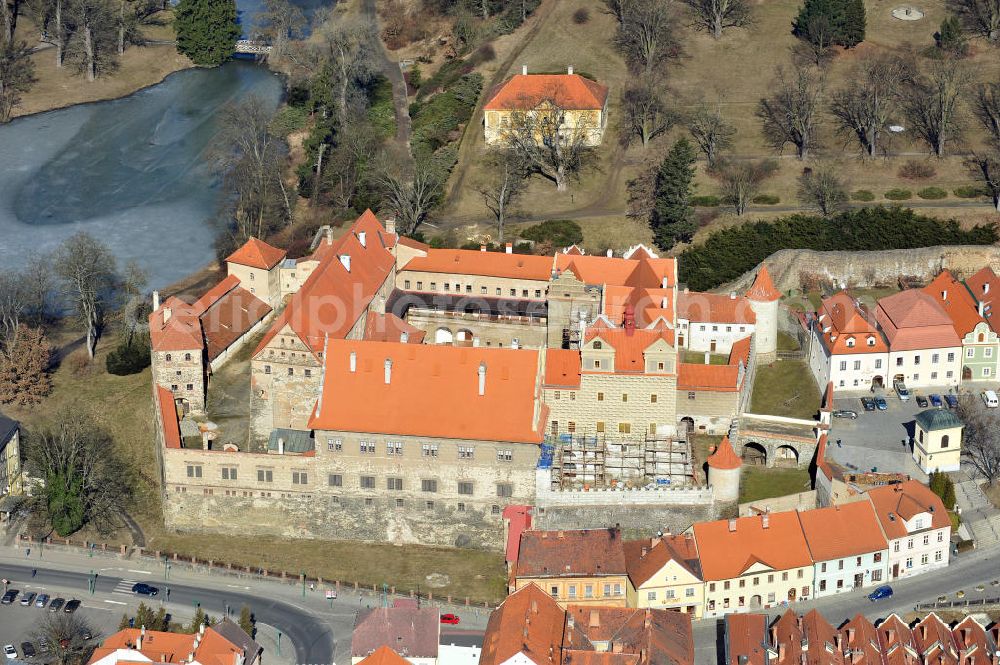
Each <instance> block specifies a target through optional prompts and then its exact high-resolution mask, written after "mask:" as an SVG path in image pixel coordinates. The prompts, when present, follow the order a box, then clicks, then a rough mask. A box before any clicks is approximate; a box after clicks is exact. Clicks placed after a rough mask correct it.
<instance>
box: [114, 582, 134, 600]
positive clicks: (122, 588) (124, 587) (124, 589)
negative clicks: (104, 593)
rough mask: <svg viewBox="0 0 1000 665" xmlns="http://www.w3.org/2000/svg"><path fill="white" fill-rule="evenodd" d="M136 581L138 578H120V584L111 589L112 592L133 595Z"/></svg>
mask: <svg viewBox="0 0 1000 665" xmlns="http://www.w3.org/2000/svg"><path fill="white" fill-rule="evenodd" d="M135 583H136V580H118V584H116V585H115V588H114V589H113V590H112V591H111V593H120V594H122V595H125V596H131V595H133V594H132V587H133V586H135Z"/></svg>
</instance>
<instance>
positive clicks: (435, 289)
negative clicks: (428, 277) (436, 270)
mask: <svg viewBox="0 0 1000 665" xmlns="http://www.w3.org/2000/svg"><path fill="white" fill-rule="evenodd" d="M437 287H438V285H437V282H431V291H437Z"/></svg>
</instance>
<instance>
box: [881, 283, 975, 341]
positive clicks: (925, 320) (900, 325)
mask: <svg viewBox="0 0 1000 665" xmlns="http://www.w3.org/2000/svg"><path fill="white" fill-rule="evenodd" d="M875 319H876V320H877V321H878V323H879V325H880V326H882V330H883V331H884V332H885V336H886V337H887V338H888V339H889V348H890V349H892V350H893V351H913V350H917V349H938V348H947V347H956V346H962V340H960V339H959V338H958V335H957V334H956V333H955V329H954V328H953V327H952V325H951V319H950V318H949V317H948V315H947V314H946V313H945V311H944V310H943V309H942V308H941V306H940V305H938V303H937V302H936V301H935V300H934V299H933V298H931V297H930V296H929V295H927V294H926V293H924V292H923V291H921V290H920V289H908V290H906V291H901V292H899V293H894V294H893V295H891V296H887V297H885V298H882V299H881V300H879V301H878V309H877V310H875Z"/></svg>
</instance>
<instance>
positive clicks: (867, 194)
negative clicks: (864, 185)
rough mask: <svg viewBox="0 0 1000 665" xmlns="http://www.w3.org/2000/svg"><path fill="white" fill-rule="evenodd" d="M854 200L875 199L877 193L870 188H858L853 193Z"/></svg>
mask: <svg viewBox="0 0 1000 665" xmlns="http://www.w3.org/2000/svg"><path fill="white" fill-rule="evenodd" d="M851 199H852V200H854V201H874V200H875V195H874V194H873V193H872V191H871V190H870V189H857V190H855V191H854V192H853V193H852V194H851Z"/></svg>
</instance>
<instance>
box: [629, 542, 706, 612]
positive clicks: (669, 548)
mask: <svg viewBox="0 0 1000 665" xmlns="http://www.w3.org/2000/svg"><path fill="white" fill-rule="evenodd" d="M625 565H626V567H627V568H628V577H629V581H630V582H631V584H630V585H629V596H628V606H629V607H637V608H640V609H646V608H650V609H667V610H679V611H681V612H685V613H687V614H690V615H691V618H692V619H700V618H701V617H702V613H703V611H704V605H705V583H704V582H703V581H702V579H701V564H700V563H699V561H698V548H697V546H696V545H695V540H694V537H693V536H692V535H691V534H687V535H680V536H663V537H660V538H652V539H648V540H630V541H628V542H626V543H625Z"/></svg>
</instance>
